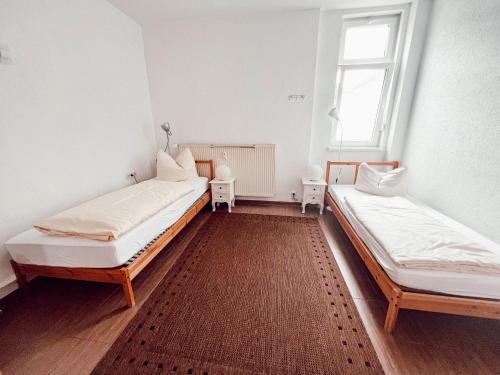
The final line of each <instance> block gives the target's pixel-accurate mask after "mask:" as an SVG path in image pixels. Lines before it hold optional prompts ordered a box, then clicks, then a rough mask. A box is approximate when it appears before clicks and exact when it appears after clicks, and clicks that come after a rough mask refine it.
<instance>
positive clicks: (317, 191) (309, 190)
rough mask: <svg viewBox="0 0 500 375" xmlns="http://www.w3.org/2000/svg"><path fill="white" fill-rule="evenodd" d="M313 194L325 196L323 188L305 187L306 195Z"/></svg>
mask: <svg viewBox="0 0 500 375" xmlns="http://www.w3.org/2000/svg"><path fill="white" fill-rule="evenodd" d="M311 194H319V195H321V194H323V186H315V185H309V186H308V185H305V186H304V195H311Z"/></svg>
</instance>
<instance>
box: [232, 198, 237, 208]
mask: <svg viewBox="0 0 500 375" xmlns="http://www.w3.org/2000/svg"><path fill="white" fill-rule="evenodd" d="M232 205H233V207H234V206H236V199H233V204H232Z"/></svg>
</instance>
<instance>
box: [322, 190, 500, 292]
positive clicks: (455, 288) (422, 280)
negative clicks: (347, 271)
mask: <svg viewBox="0 0 500 375" xmlns="http://www.w3.org/2000/svg"><path fill="white" fill-rule="evenodd" d="M329 192H330V194H331V195H332V197H333V199H334V200H335V202H336V203H337V205H338V206H339V207H340V209H341V210H342V212H343V213H344V215H345V216H346V217H347V219H348V220H349V222H350V223H351V225H352V226H353V227H354V229H355V231H356V233H357V234H358V235H359V236H360V237H361V239H362V240H363V242H364V243H365V244H366V245H367V247H368V248H369V250H370V251H371V253H372V254H373V256H374V257H375V258H376V260H377V262H378V263H379V264H380V265H381V266H382V267H383V268H384V270H385V272H386V273H387V274H388V275H389V277H390V278H391V279H392V280H393V281H394V282H395V283H397V284H399V285H401V286H405V287H408V288H413V289H418V290H427V291H432V292H438V293H444V294H452V295H459V296H470V297H480V298H493V299H500V278H499V277H498V276H495V275H491V274H480V273H462V272H448V271H442V270H439V271H437V270H425V269H409V268H404V267H400V266H398V265H397V264H396V263H395V262H394V261H393V260H392V259H391V258H390V256H389V255H388V254H387V252H386V251H385V250H384V249H383V248H382V247H381V246H380V244H379V243H378V242H377V241H376V240H375V239H374V238H373V236H372V235H371V234H370V233H369V232H368V231H367V230H366V228H365V227H364V226H363V225H362V224H361V223H360V222H359V220H357V219H356V217H355V216H354V215H353V214H352V212H350V210H349V208H348V207H347V205H346V204H345V198H346V197H354V198H355V197H356V196H362V195H366V193H363V192H360V191H358V190H356V189H355V188H354V186H352V185H332V186H330V188H329ZM410 199H411V198H410ZM412 201H413V203H415V204H417V205H418V206H419V207H420V208H422V209H423V210H425V212H426V213H427V214H429V215H431V216H432V217H434V218H436V219H438V220H440V221H441V222H443V223H445V224H447V225H449V226H450V227H452V228H453V229H455V230H456V231H458V232H461V233H463V234H465V235H466V236H468V237H469V238H471V239H473V240H474V241H476V242H477V243H479V244H485V245H488V246H498V245H496V244H494V243H492V242H491V241H490V240H488V239H486V238H485V237H483V236H481V235H480V234H478V233H476V232H474V231H472V230H471V229H469V228H467V227H465V226H464V225H462V224H460V223H458V222H456V221H454V220H452V219H450V218H448V217H446V216H444V215H442V214H440V213H439V212H437V211H435V210H433V209H431V208H429V207H427V206H425V205H422V204H421V203H419V202H417V201H415V200H412Z"/></svg>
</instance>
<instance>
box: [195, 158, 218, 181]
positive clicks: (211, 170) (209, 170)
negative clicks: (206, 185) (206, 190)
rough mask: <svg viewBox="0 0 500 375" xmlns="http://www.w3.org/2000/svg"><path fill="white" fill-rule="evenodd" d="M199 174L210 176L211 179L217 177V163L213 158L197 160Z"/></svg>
mask: <svg viewBox="0 0 500 375" xmlns="http://www.w3.org/2000/svg"><path fill="white" fill-rule="evenodd" d="M194 162H195V163H196V170H197V171H198V175H199V176H204V177H208V178H209V181H211V180H213V179H214V177H215V163H214V161H213V160H195V161H194Z"/></svg>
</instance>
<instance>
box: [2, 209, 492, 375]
mask: <svg viewBox="0 0 500 375" xmlns="http://www.w3.org/2000/svg"><path fill="white" fill-rule="evenodd" d="M233 212H248V213H260V214H274V215H301V214H300V209H299V207H298V206H297V207H295V206H278V205H276V206H270V205H267V206H264V205H252V206H250V205H241V204H238V205H237V207H235V208H234V211H233ZM316 212H317V210H314V209H308V211H307V212H306V215H308V216H319V215H317V213H316ZM209 217H210V213H209V212H208V211H206V212H205V211H204V212H202V213H201V214H200V215H198V218H196V219H195V220H194V221H193V222H191V223H190V224H189V225H188V227H186V229H185V231H186V235H185V236H184V237H183V238H181V239H179V240H177V241H174V242H173V243H172V244H171V245H169V246H168V249H167V250H166V251H163V253H162V254H161V255H159V256H158V258H157V259H156V260H155V261H153V262H152V263H151V264H150V265H149V266H148V267H147V268H146V269H145V270H144V271H143V272H142V274H141V275H140V276H139V277H137V278H136V279H135V280H134V289H135V291H136V299H137V306H136V307H134V308H131V309H128V308H125V307H124V299H123V295H122V289H121V286H113V285H106V284H98V283H89V282H78V281H65V280H49V279H37V280H35V281H34V282H33V283H32V291H31V292H30V295H29V296H24V295H22V294H21V293H17V292H16V293H14V294H13V295H11V296H9V297H8V298H7V299H4V300H3V301H0V308H2V309H3V313H2V314H1V315H0V369H1V370H2V371H3V373H4V374H5V375H9V374H49V373H50V374H87V373H89V372H90V371H91V370H92V368H93V367H94V365H95V364H96V363H97V361H99V359H100V358H101V356H102V355H103V354H104V353H105V352H106V350H107V349H108V348H109V346H110V345H111V344H112V343H113V341H114V340H115V338H116V337H117V336H118V335H119V334H120V332H121V331H122V329H123V328H125V326H126V325H127V323H128V321H129V320H130V319H131V318H132V317H133V316H134V314H135V313H136V311H137V310H138V309H139V308H140V306H141V305H142V303H143V302H144V301H145V299H146V298H147V297H148V295H149V293H151V291H152V290H153V289H154V288H155V286H156V285H157V284H158V282H159V281H160V280H161V279H162V277H163V276H164V275H165V273H166V272H167V271H168V270H169V268H170V267H171V266H172V264H173V263H174V262H175V260H176V259H177V256H178V255H179V254H180V253H181V252H182V251H183V249H184V248H185V247H186V246H187V244H188V243H189V240H190V238H191V237H192V236H193V235H194V234H195V232H196V229H197V228H198V227H199V226H200V225H202V224H203V223H204V222H205V220H207V219H208V218H209ZM320 223H321V226H322V228H323V230H324V232H325V234H326V236H327V238H328V241H329V242H330V245H331V247H332V249H333V252H334V255H335V258H336V260H337V262H338V263H339V266H340V267H341V270H342V272H343V274H344V277H345V279H346V281H347V284H348V286H349V288H350V291H351V294H352V296H353V297H354V298H355V302H356V305H357V307H358V309H359V312H360V314H361V317H362V319H363V322H364V324H365V326H366V328H367V331H368V334H369V335H370V337H371V339H372V342H373V344H374V347H375V350H376V351H377V353H378V355H379V357H380V360H381V363H382V365H383V367H384V369H385V371H386V373H388V374H433V375H438V374H439V375H440V374H500V321H493V320H487V319H476V318H465V317H455V316H450V315H443V314H431V313H425V312H414V311H402V312H400V316H399V319H398V322H397V326H396V330H395V332H394V333H393V334H392V335H387V334H385V333H384V330H383V322H384V318H385V309H386V302H385V298H383V296H382V295H381V294H380V292H379V290H378V288H377V286H376V284H375V282H374V281H373V280H372V279H371V277H370V276H369V273H368V272H367V271H366V269H365V267H364V265H363V263H362V261H361V260H360V259H359V258H358V256H357V255H356V251H355V250H354V248H353V247H352V246H351V245H350V243H349V240H348V239H347V237H346V236H345V235H344V234H343V232H342V230H341V229H340V227H339V226H338V224H337V223H336V221H335V219H334V217H333V215H332V214H331V213H330V212H327V211H325V214H324V215H323V216H321V217H320Z"/></svg>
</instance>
